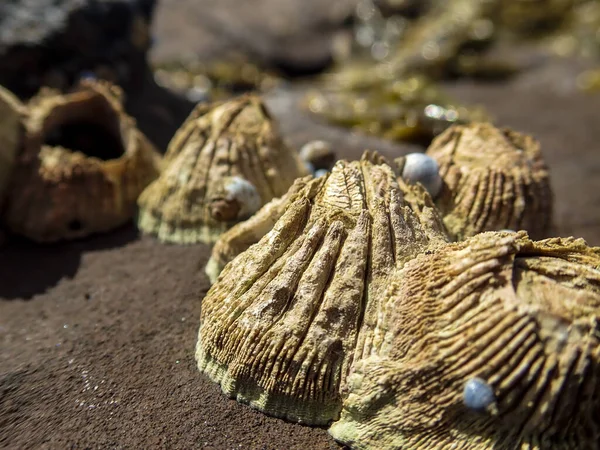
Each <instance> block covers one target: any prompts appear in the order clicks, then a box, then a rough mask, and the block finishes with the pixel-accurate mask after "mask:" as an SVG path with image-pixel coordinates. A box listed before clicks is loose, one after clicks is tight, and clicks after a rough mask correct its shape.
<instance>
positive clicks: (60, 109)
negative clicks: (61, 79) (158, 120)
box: [4, 80, 161, 242]
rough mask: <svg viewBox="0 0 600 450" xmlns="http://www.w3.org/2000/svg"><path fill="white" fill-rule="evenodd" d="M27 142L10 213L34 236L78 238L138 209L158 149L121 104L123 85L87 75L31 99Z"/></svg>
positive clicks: (19, 228)
mask: <svg viewBox="0 0 600 450" xmlns="http://www.w3.org/2000/svg"><path fill="white" fill-rule="evenodd" d="M24 128H25V135H24V137H23V150H22V152H21V154H20V156H19V158H18V160H17V163H16V167H15V173H14V176H13V181H12V183H11V185H10V191H9V193H8V196H7V202H6V208H5V211H4V221H5V223H6V224H7V226H8V228H9V229H10V230H12V231H13V232H15V233H19V234H22V235H24V236H26V237H28V238H30V239H32V240H35V241H41V242H48V241H56V240H61V239H72V238H78V237H82V236H86V235H89V234H92V233H96V232H102V231H107V230H110V229H113V228H116V227H118V226H120V225H122V224H124V223H126V222H127V221H128V220H130V219H131V218H132V217H133V214H134V212H135V208H136V200H137V197H138V196H139V194H140V192H141V191H142V190H143V189H144V188H145V187H146V186H147V185H148V183H150V182H151V181H152V180H153V179H154V178H156V176H157V175H158V173H159V170H160V160H161V158H160V155H159V154H158V153H157V152H156V150H155V149H154V147H153V146H152V144H151V143H150V142H149V141H148V140H147V138H146V137H145V136H144V135H143V134H142V133H141V132H140V131H139V130H138V129H137V128H136V126H135V122H134V120H133V119H132V118H130V117H129V116H128V115H127V114H126V113H125V112H124V111H123V108H122V104H121V91H120V89H119V88H118V87H116V86H113V85H110V84H109V83H106V82H100V81H93V80H83V81H81V83H80V84H79V85H78V86H77V88H76V89H75V90H74V91H73V92H70V93H67V94H64V95H63V94H60V93H58V92H55V91H52V90H49V89H45V90H43V91H42V92H40V94H39V95H38V96H36V97H34V98H33V99H32V100H31V101H30V102H29V104H28V105H27V107H26V111H25V118H24Z"/></svg>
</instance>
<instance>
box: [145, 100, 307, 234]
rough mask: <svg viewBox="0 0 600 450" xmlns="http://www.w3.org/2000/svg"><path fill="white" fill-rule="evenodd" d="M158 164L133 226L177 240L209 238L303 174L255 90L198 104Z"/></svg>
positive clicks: (299, 163)
mask: <svg viewBox="0 0 600 450" xmlns="http://www.w3.org/2000/svg"><path fill="white" fill-rule="evenodd" d="M165 164H166V165H167V167H166V168H165V170H164V172H163V173H162V174H161V176H160V177H159V178H158V179H157V180H156V181H155V182H154V183H152V184H151V185H150V186H148V188H147V189H146V190H145V191H144V192H143V193H142V195H141V196H140V198H139V201H138V204H139V207H140V214H139V218H138V225H139V227H140V229H141V230H142V231H144V232H146V233H149V234H155V235H157V236H158V238H159V239H160V240H162V241H166V242H176V243H192V242H198V241H202V242H214V241H215V240H216V239H217V238H218V237H219V235H221V234H222V233H223V232H225V231H226V230H227V229H229V228H231V226H233V225H234V224H235V223H237V222H239V221H240V220H242V219H246V218H248V217H250V216H251V215H252V214H254V213H255V212H256V211H257V210H258V209H259V208H260V207H261V206H262V205H264V204H265V203H267V202H268V201H270V200H271V199H273V198H275V197H279V196H281V195H283V194H285V192H286V191H287V190H288V188H289V187H290V186H291V184H292V183H293V182H294V180H295V179H296V178H298V177H301V176H304V175H307V169H306V167H305V166H304V164H302V161H301V160H300V158H299V157H298V155H297V154H296V153H295V152H294V151H293V150H291V149H289V148H288V147H287V146H286V145H285V144H284V142H283V141H282V138H281V137H280V136H279V134H278V132H277V130H276V127H275V123H274V121H273V119H272V118H271V116H270V115H269V113H268V112H267V110H266V108H265V106H264V104H263V102H262V101H261V99H260V98H259V97H257V96H254V95H247V96H243V97H240V98H237V99H234V100H231V101H228V102H219V103H214V104H210V105H206V104H200V105H198V106H197V107H196V108H195V109H194V111H192V113H191V114H190V116H189V117H188V119H187V120H186V121H185V123H184V124H183V125H182V126H181V128H180V129H179V130H178V131H177V133H176V134H175V136H174V137H173V139H172V140H171V143H170V144H169V148H168V150H167V154H166V155H165ZM233 178H235V179H236V180H233ZM236 192H237V194H235V193H236ZM232 193H233V194H232ZM224 196H225V197H228V198H229V199H230V200H224V198H225V197H224ZM257 199H258V201H256V200H257Z"/></svg>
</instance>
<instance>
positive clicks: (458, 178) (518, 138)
mask: <svg viewBox="0 0 600 450" xmlns="http://www.w3.org/2000/svg"><path fill="white" fill-rule="evenodd" d="M426 153H427V155H429V156H431V157H432V158H434V159H435V160H436V161H437V162H438V165H439V168H440V175H441V177H442V179H443V181H444V183H443V186H442V190H441V192H440V194H439V195H438V196H437V198H436V205H437V206H438V208H440V210H441V211H442V213H443V214H444V223H445V224H446V227H447V228H448V230H449V231H450V232H451V233H452V234H453V235H454V236H455V237H456V238H458V239H463V238H466V237H469V236H473V235H475V234H477V233H479V232H482V231H496V230H501V229H512V230H521V229H523V230H526V231H527V232H528V233H529V234H530V235H531V236H532V237H533V238H535V239H540V238H543V237H546V236H547V235H548V233H549V230H550V229H551V224H552V202H553V196H552V191H551V187H550V177H549V174H548V169H547V166H546V164H545V162H544V160H543V158H542V153H541V151H540V144H539V142H538V141H537V140H535V139H534V138H532V137H531V136H529V135H526V134H522V133H518V132H516V131H512V130H510V129H506V128H504V129H501V128H496V127H495V126H493V125H492V124H489V123H472V124H469V125H464V126H463V125H456V126H453V127H451V128H449V129H448V130H446V131H445V132H443V133H442V134H440V135H439V136H438V137H437V138H435V139H434V141H433V142H432V144H431V145H430V147H429V148H428V149H427V152H426Z"/></svg>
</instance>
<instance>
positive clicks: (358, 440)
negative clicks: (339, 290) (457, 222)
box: [330, 231, 600, 450]
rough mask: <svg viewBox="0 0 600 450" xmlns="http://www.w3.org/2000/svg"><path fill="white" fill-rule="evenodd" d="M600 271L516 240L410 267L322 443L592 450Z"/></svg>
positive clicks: (483, 243)
mask: <svg viewBox="0 0 600 450" xmlns="http://www.w3.org/2000/svg"><path fill="white" fill-rule="evenodd" d="M599 268H600V248H590V247H588V246H587V245H586V244H585V242H584V241H583V240H581V239H574V238H567V239H560V238H552V239H547V240H543V241H531V240H530V239H529V238H528V236H527V235H526V233H525V232H523V231H521V232H518V233H514V232H513V233H508V232H487V233H481V234H479V235H477V236H475V237H472V238H470V239H468V240H466V241H462V242H459V243H455V244H447V245H445V246H442V247H438V248H434V249H432V251H431V252H430V253H429V254H421V255H419V256H418V257H416V258H414V259H413V260H411V261H409V262H407V263H406V264H405V265H404V267H403V268H402V269H400V270H399V271H398V272H397V273H396V275H395V276H394V278H393V280H391V281H390V283H389V285H390V287H389V290H388V291H387V292H386V294H385V295H384V296H382V298H381V299H380V301H379V310H380V311H381V318H380V321H379V322H378V324H377V326H376V327H375V329H374V330H361V333H363V332H367V333H368V334H369V335H371V334H374V335H376V336H379V340H378V341H377V345H374V346H373V348H372V350H371V351H370V352H368V353H366V354H365V353H364V352H363V354H362V355H360V354H356V355H355V357H354V363H353V365H352V368H351V373H350V375H349V376H348V378H347V387H346V391H345V396H344V408H343V411H342V413H341V418H340V420H339V421H338V422H336V423H334V424H333V426H332V427H331V428H330V433H331V434H332V435H333V436H334V438H335V439H337V440H339V441H341V442H343V443H345V444H348V445H350V446H351V447H352V448H355V449H365V450H367V449H368V450H370V449H373V450H374V449H381V448H394V449H434V448H435V449H451V448H452V449H454V448H464V449H469V450H479V449H481V450H483V449H495V450H509V449H510V450H513V449H521V450H525V449H528V450H530V449H539V450H541V449H564V448H573V449H575V448H577V449H597V448H598V443H599V442H600V414H599V413H600V384H599V383H598V379H599V377H600V327H599V323H600V322H599V319H600V270H599ZM359 338H360V334H359Z"/></svg>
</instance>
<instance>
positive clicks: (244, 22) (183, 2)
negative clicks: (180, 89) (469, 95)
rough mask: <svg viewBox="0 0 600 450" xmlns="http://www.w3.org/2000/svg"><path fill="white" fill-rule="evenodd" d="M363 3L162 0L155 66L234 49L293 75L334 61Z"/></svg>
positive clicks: (211, 57)
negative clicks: (339, 40)
mask: <svg viewBox="0 0 600 450" xmlns="http://www.w3.org/2000/svg"><path fill="white" fill-rule="evenodd" d="M357 1H358V0H336V1H333V2H329V1H323V0H302V1H298V0H256V1H240V0H161V1H160V2H159V4H158V7H157V14H156V21H155V30H156V33H157V35H158V37H159V39H158V42H157V43H156V46H154V47H153V50H152V60H153V62H154V63H164V62H170V61H173V60H181V59H199V60H200V61H204V62H205V61H207V60H214V59H220V58H222V57H223V55H226V54H227V53H229V52H231V51H232V50H235V51H237V52H239V53H244V54H246V55H247V56H248V57H249V58H250V59H251V60H252V61H253V62H256V63H257V64H259V65H260V66H262V67H266V68H270V69H276V70H277V71H280V72H282V73H283V74H285V75H288V76H301V75H307V74H313V73H317V72H319V71H321V70H323V69H324V68H326V67H327V66H328V65H329V64H331V62H332V58H333V54H334V47H335V42H336V38H338V37H339V36H340V34H341V32H343V31H347V30H346V29H347V28H348V24H349V21H350V19H351V17H352V14H353V12H354V9H355V6H356V3H357Z"/></svg>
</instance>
